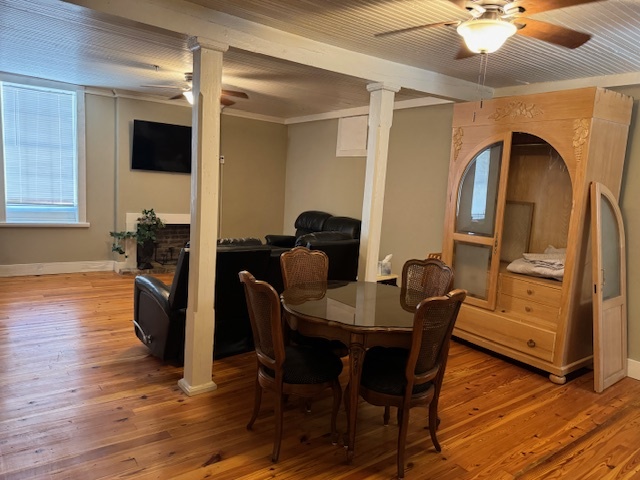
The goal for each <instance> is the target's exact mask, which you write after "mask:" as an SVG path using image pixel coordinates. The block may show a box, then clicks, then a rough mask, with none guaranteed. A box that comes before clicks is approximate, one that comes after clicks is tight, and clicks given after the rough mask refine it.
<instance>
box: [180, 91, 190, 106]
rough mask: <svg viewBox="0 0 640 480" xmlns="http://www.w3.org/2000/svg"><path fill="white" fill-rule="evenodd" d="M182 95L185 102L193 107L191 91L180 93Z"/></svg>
mask: <svg viewBox="0 0 640 480" xmlns="http://www.w3.org/2000/svg"><path fill="white" fill-rule="evenodd" d="M182 95H184V98H186V99H187V102H189V105H193V92H192V91H191V90H187V91H186V92H182Z"/></svg>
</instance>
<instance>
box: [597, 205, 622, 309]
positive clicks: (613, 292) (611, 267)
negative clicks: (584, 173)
mask: <svg viewBox="0 0 640 480" xmlns="http://www.w3.org/2000/svg"><path fill="white" fill-rule="evenodd" d="M600 212H601V214H600V215H601V225H602V233H601V235H602V242H601V248H602V268H603V270H604V272H603V273H604V274H603V279H602V280H603V285H602V298H603V299H604V300H608V299H610V298H614V297H618V296H620V232H619V231H618V222H617V221H616V216H615V213H614V211H613V207H612V206H611V204H610V203H609V199H608V198H606V197H605V196H602V197H600Z"/></svg>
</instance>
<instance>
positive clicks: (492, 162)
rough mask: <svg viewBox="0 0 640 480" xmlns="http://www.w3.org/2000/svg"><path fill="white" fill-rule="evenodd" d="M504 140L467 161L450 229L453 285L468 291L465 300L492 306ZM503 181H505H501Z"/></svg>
mask: <svg viewBox="0 0 640 480" xmlns="http://www.w3.org/2000/svg"><path fill="white" fill-rule="evenodd" d="M503 146H504V142H497V143H494V144H492V145H489V146H487V147H485V148H483V149H482V150H480V151H479V152H478V153H477V154H476V155H475V156H474V157H473V158H472V159H471V161H470V162H469V164H468V165H467V167H466V169H465V171H464V173H463V174H462V177H461V179H460V183H459V186H458V196H457V205H456V218H455V227H454V228H455V230H454V233H453V268H454V271H455V277H454V284H455V287H456V288H464V289H465V290H467V292H468V296H467V299H468V300H467V303H470V304H474V305H479V306H483V307H485V308H493V307H494V306H495V294H493V293H492V292H494V291H495V288H496V287H495V285H496V283H497V271H496V272H495V273H496V275H491V273H492V272H493V271H494V270H496V269H497V268H498V265H499V262H496V261H495V258H496V251H497V248H498V243H497V240H496V239H497V238H498V236H497V231H498V230H499V228H498V223H497V221H498V214H499V212H500V209H499V208H498V205H499V203H500V202H499V201H498V198H499V196H500V195H504V193H501V192H502V190H504V187H503V188H502V190H501V188H500V184H501V177H502V176H504V175H505V173H504V172H503V171H502V170H503V167H508V165H504V162H503V159H502V157H503V150H504V148H503ZM503 183H504V182H503Z"/></svg>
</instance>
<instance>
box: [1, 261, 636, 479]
mask: <svg viewBox="0 0 640 480" xmlns="http://www.w3.org/2000/svg"><path fill="white" fill-rule="evenodd" d="M161 278H163V280H165V281H169V280H170V276H168V275H161ZM132 292H133V278H132V277H131V276H118V275H116V274H112V273H87V274H70V275H48V276H36V277H14V278H0V359H1V360H0V374H1V376H0V387H1V388H0V453H1V457H0V479H2V480H17V479H82V480H86V479H124V478H126V479H180V480H187V479H205V478H215V479H252V480H253V479H265V478H278V479H321V478H330V479H343V480H347V479H349V480H356V479H363V478H372V479H378V478H379V479H388V478H394V476H395V472H396V465H395V454H396V450H395V448H396V439H397V426H396V425H394V424H393V422H392V425H390V426H388V427H384V426H383V425H382V409H381V408H378V407H373V406H370V405H368V404H364V403H362V404H361V407H360V409H359V417H358V432H357V443H356V454H355V459H354V462H353V464H352V465H347V464H346V462H345V459H346V455H345V451H344V449H343V448H342V447H341V446H333V445H331V443H330V436H329V412H330V408H331V399H330V396H329V391H327V394H326V395H325V396H324V397H321V398H319V399H317V400H315V401H314V402H313V407H312V412H311V413H305V412H304V410H303V409H302V408H301V404H300V403H299V402H298V401H297V400H296V399H291V400H290V402H289V404H288V405H287V409H286V412H285V419H284V437H283V443H282V451H281V455H280V461H279V462H278V463H277V464H272V463H271V461H270V459H269V458H270V452H271V448H272V441H273V431H274V430H273V421H272V405H273V404H272V399H271V396H270V395H269V394H266V395H265V396H264V399H263V408H262V411H261V414H260V416H259V417H258V420H257V422H256V425H255V427H254V430H253V431H247V430H246V429H245V425H246V423H247V421H248V420H249V417H250V413H251V407H252V404H253V403H252V402H253V385H254V372H255V370H254V369H255V359H254V354H253V353H249V354H244V355H239V356H235V357H231V358H227V359H223V360H218V361H216V362H214V363H213V370H212V372H213V379H214V381H215V382H216V383H217V385H218V389H217V390H216V391H214V392H210V393H205V394H202V395H198V396H194V397H188V396H186V395H184V394H183V393H182V392H181V391H180V390H179V388H178V387H177V382H178V380H179V379H180V378H181V376H182V375H181V369H180V368H178V367H175V366H171V365H166V364H163V363H162V362H160V361H158V360H157V359H155V358H153V357H150V356H149V355H148V354H147V350H146V348H145V347H144V346H143V345H142V344H141V343H140V342H139V341H138V339H137V338H136V337H135V335H134V333H133V326H132V324H131V318H132V303H133V302H132ZM346 381H347V378H346V376H345V374H344V373H343V378H342V382H343V386H344V385H346ZM440 405H441V409H440V416H441V419H442V423H441V425H440V429H439V432H438V438H439V440H440V443H441V444H442V453H437V452H435V450H434V449H433V447H432V444H431V441H430V439H429V434H428V430H426V429H425V427H426V424H427V422H426V410H425V409H421V408H417V409H413V410H412V413H411V424H410V429H409V434H408V437H407V453H406V459H407V462H408V465H407V471H406V477H405V478H407V479H445V480H446V479H471V478H483V479H492V480H493V479H534V478H540V479H552V478H568V479H572V480H573V479H583V478H584V479H613V478H636V477H637V478H640V473H638V472H640V428H639V426H640V382H638V381H635V380H632V379H629V378H627V379H625V380H623V381H621V382H619V383H618V384H616V385H615V386H613V387H611V388H609V389H608V390H606V391H605V392H604V393H602V394H596V393H594V392H593V377H592V374H591V372H586V373H584V374H583V375H580V376H577V377H576V378H574V379H573V380H572V381H570V382H568V383H567V384H566V385H563V386H558V385H554V384H552V383H551V382H549V381H548V380H547V378H546V377H545V376H544V375H542V374H539V373H536V372H534V371H531V370H529V369H526V368H524V367H522V366H519V365H516V364H513V363H508V362H506V361H504V360H502V359H500V358H497V357H495V356H490V355H488V354H486V353H484V352H482V351H479V350H476V349H473V348H470V347H469V346H467V345H465V344H461V343H457V342H453V345H452V348H451V355H450V359H449V364H448V369H447V373H446V375H445V381H444V386H443V392H442V395H441V397H440ZM338 421H339V428H340V429H342V431H344V429H345V426H346V419H345V415H344V411H342V412H341V413H340V416H339V417H338Z"/></svg>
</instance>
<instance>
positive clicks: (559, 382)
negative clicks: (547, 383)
mask: <svg viewBox="0 0 640 480" xmlns="http://www.w3.org/2000/svg"><path fill="white" fill-rule="evenodd" d="M549 380H551V383H555V384H556V385H564V384H565V383H567V377H565V376H564V375H562V376H558V375H554V374H553V373H550V374H549Z"/></svg>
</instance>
